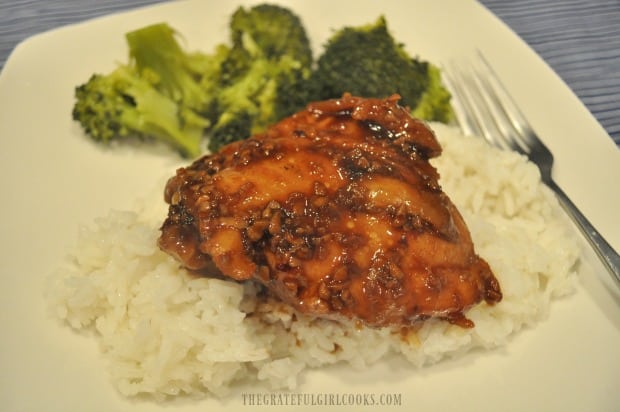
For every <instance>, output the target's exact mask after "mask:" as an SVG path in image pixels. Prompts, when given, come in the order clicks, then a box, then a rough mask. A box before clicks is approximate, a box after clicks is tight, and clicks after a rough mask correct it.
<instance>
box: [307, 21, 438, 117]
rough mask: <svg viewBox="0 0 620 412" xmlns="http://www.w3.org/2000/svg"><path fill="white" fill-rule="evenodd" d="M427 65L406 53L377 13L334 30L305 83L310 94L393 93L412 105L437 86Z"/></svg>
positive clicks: (326, 96)
mask: <svg viewBox="0 0 620 412" xmlns="http://www.w3.org/2000/svg"><path fill="white" fill-rule="evenodd" d="M430 67H431V66H430V65H429V63H427V62H425V61H421V60H419V59H416V58H412V57H411V56H410V55H409V54H408V53H407V51H406V50H405V48H404V45H403V44H402V43H399V42H398V41H396V39H395V38H394V37H393V36H392V34H391V33H390V31H389V29H388V26H387V22H386V20H385V18H384V17H383V16H380V17H379V18H378V19H377V20H376V21H375V22H373V23H371V24H367V25H363V26H359V27H344V28H342V29H340V30H337V31H335V32H334V34H333V35H332V36H331V37H330V38H329V40H328V41H327V43H326V44H325V46H324V51H323V53H322V54H321V55H320V56H319V58H318V61H317V65H316V69H315V70H314V71H313V74H312V77H311V80H310V87H311V89H312V94H313V96H314V100H324V99H330V98H336V97H340V96H342V94H343V93H345V92H348V93H351V94H353V95H358V96H364V97H387V96H390V95H392V94H395V93H397V94H399V95H400V96H401V101H400V102H401V104H403V105H404V106H408V107H410V108H414V109H415V108H416V107H417V106H418V104H419V103H420V102H421V100H422V99H423V96H424V95H425V94H426V93H427V92H430V90H429V87H431V85H432V87H434V88H436V89H437V90H435V92H438V91H440V88H442V86H441V84H440V83H433V81H434V79H432V78H431V77H432V74H433V70H431V69H430ZM433 95H434V93H433ZM428 100H429V98H427V100H426V102H425V104H426V103H428ZM431 103H434V101H431ZM437 110H438V111H439V108H438V109H437ZM427 112H429V110H428V109H426V110H425V111H424V112H423V113H424V114H425V113H427ZM433 114H434V115H436V114H435V113H433Z"/></svg>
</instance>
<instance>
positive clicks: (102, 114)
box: [72, 66, 207, 157]
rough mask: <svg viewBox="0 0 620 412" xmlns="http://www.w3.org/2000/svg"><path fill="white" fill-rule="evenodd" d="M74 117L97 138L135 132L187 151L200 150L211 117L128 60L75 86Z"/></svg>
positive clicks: (115, 137) (104, 140) (189, 153)
mask: <svg viewBox="0 0 620 412" xmlns="http://www.w3.org/2000/svg"><path fill="white" fill-rule="evenodd" d="M75 97H76V102H75V104H74V106H73V113H72V114H73V119H74V120H77V121H78V122H80V124H81V125H82V127H83V129H84V131H85V132H86V133H87V134H88V135H89V136H90V137H91V138H92V139H93V140H95V141H100V142H102V143H109V142H111V141H113V140H119V139H124V138H129V137H138V138H150V139H156V140H160V141H162V142H165V143H167V144H169V145H171V146H172V147H174V148H175V149H177V150H178V151H179V153H181V154H182V155H183V156H187V157H194V156H197V155H198V154H199V153H200V141H201V138H202V134H203V130H204V128H205V127H206V125H207V121H206V120H205V119H203V118H202V117H200V116H198V115H197V114H196V113H194V112H193V111H191V110H189V109H183V108H179V106H178V105H177V104H176V102H174V101H173V100H172V99H170V98H169V97H167V96H165V95H163V94H162V93H160V92H159V91H157V89H155V88H153V86H152V85H151V83H149V82H148V81H146V80H144V79H142V78H141V77H139V76H138V75H137V74H136V73H135V71H134V70H133V69H132V68H130V67H128V66H120V67H119V68H117V69H116V70H114V71H113V72H111V73H109V74H107V75H98V74H95V75H93V76H92V77H91V78H90V79H89V80H88V81H87V82H86V83H84V84H82V85H81V86H78V87H77V88H76V90H75Z"/></svg>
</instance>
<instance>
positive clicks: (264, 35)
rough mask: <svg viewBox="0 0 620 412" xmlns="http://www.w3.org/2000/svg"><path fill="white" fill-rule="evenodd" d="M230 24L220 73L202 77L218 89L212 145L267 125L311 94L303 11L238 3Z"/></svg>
mask: <svg viewBox="0 0 620 412" xmlns="http://www.w3.org/2000/svg"><path fill="white" fill-rule="evenodd" d="M230 28H231V42H232V46H231V47H230V48H229V49H228V50H227V51H221V53H222V54H223V55H224V54H226V56H225V57H224V58H223V60H222V64H221V67H220V73H219V76H212V77H204V78H203V82H202V83H203V86H204V87H209V88H211V89H212V90H215V91H216V95H215V101H216V104H215V110H214V113H213V114H214V116H213V117H212V118H211V120H212V122H213V125H212V127H210V128H209V130H208V136H209V149H210V150H212V151H215V150H218V149H219V148H220V147H221V146H223V145H224V144H227V143H230V142H232V141H235V140H240V139H245V138H247V137H249V136H250V135H252V134H255V133H258V132H261V131H263V130H264V129H265V128H266V127H267V126H269V125H270V124H272V123H274V122H276V121H278V120H280V119H282V118H284V117H286V116H288V115H290V114H292V113H294V112H295V111H297V110H298V109H300V108H302V107H303V106H304V105H305V104H306V103H307V102H308V98H309V95H308V93H307V89H306V82H307V80H308V79H309V77H310V73H311V62H312V49H311V47H310V43H309V41H308V37H307V35H306V31H305V29H304V26H303V25H302V23H301V20H300V19H299V17H297V16H296V15H295V14H293V13H292V12H291V11H290V10H289V9H286V8H282V7H279V6H273V5H265V4H261V5H258V6H255V7H252V8H250V9H249V10H246V9H244V8H243V7H239V8H238V9H237V10H236V11H235V12H234V13H233V15H232V17H231V21H230Z"/></svg>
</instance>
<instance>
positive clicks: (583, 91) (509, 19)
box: [0, 0, 620, 145]
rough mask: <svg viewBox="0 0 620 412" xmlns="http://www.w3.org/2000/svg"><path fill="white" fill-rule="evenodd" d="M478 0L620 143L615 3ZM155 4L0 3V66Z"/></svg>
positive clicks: (96, 0) (93, 0) (128, 0)
mask: <svg viewBox="0 0 620 412" xmlns="http://www.w3.org/2000/svg"><path fill="white" fill-rule="evenodd" d="M480 1H481V3H482V4H484V5H485V6H486V7H487V8H488V9H490V10H491V11H492V12H493V13H495V14H496V15H497V16H498V17H499V18H500V19H502V20H503V21H504V22H505V23H506V24H507V25H508V26H510V27H511V28H512V29H513V30H514V31H515V32H516V33H517V34H519V35H520V36H521V37H522V38H523V39H524V40H525V41H526V42H527V43H528V44H529V45H530V46H531V47H532V48H533V49H534V50H536V52H537V53H538V54H539V55H540V56H541V57H542V58H543V59H544V60H545V61H546V62H547V63H548V64H549V65H550V66H551V67H552V68H553V69H554V70H555V71H556V72H557V73H558V74H559V75H560V77H562V79H563V80H564V81H565V82H566V83H567V84H568V85H569V86H570V87H571V89H572V90H573V91H574V92H575V94H576V95H577V96H579V98H580V99H581V100H582V101H583V103H584V104H585V105H586V107H588V109H589V110H590V111H591V112H592V114H594V116H595V117H596V118H597V119H598V121H599V122H600V123H601V124H602V125H603V127H604V128H605V129H606V130H607V133H609V135H610V136H611V137H612V139H614V141H615V142H616V144H617V145H620V1H619V0H586V1H583V0H480ZM158 2H159V1H158V0H81V1H75V0H0V68H1V67H3V65H4V63H5V61H6V59H7V58H8V56H9V54H10V52H11V50H12V49H13V48H14V47H15V46H16V45H17V44H18V43H19V42H20V41H22V40H24V39H26V38H28V37H29V36H31V35H33V34H36V33H40V32H43V31H47V30H50V29H53V28H56V27H60V26H62V25H65V24H69V23H75V22H79V21H82V20H86V19H89V18H92V17H97V16H101V15H104V14H107V13H111V12H117V11H122V10H127V9H130V8H135V7H139V6H144V5H149V4H154V3H158ZM7 3H8V4H7Z"/></svg>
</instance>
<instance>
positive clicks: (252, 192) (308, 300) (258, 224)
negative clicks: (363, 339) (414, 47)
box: [159, 95, 502, 327]
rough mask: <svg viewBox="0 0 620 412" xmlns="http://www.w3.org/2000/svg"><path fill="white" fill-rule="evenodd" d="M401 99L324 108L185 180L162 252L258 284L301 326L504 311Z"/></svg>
mask: <svg viewBox="0 0 620 412" xmlns="http://www.w3.org/2000/svg"><path fill="white" fill-rule="evenodd" d="M440 153H441V147H440V146H439V144H438V142H437V140H436V138H435V135H434V134H433V132H432V131H431V130H430V129H429V128H428V127H427V126H426V125H425V124H424V123H422V122H420V121H418V120H415V119H413V118H412V117H411V116H410V115H409V112H408V111H407V109H406V108H403V107H401V106H400V105H399V104H398V96H392V97H390V98H387V99H365V98H360V97H354V96H350V95H344V96H343V97H342V98H340V99H334V100H328V101H323V102H316V103H312V104H310V105H308V107H307V109H306V110H303V111H301V112H299V113H297V114H295V115H293V116H291V117H289V118H286V119H284V120H282V121H281V122H279V123H277V124H275V125H274V126H272V127H271V128H270V129H268V130H267V131H266V132H264V133H262V134H259V135H255V136H253V137H250V138H248V139H247V140H242V141H238V142H235V143H232V144H230V145H228V146H226V147H224V148H223V149H222V150H221V151H219V152H218V153H214V154H210V155H206V156H204V157H202V158H200V159H198V160H196V161H195V162H194V163H193V164H191V165H190V166H188V167H185V168H181V169H179V170H178V171H177V173H176V175H175V176H174V177H172V178H171V179H170V180H169V181H168V183H167V185H166V189H165V200H166V201H167V202H168V203H169V204H170V207H169V214H168V217H167V219H166V220H165V222H164V224H163V226H162V229H161V230H162V234H161V237H160V239H159V245H160V247H161V248H162V249H163V250H165V251H166V252H168V253H170V254H171V255H173V256H174V257H176V258H177V259H178V260H179V261H180V262H182V264H183V265H184V266H185V267H187V268H188V269H190V270H194V271H198V272H201V271H202V272H204V273H207V272H210V273H213V271H214V270H215V271H217V272H218V273H219V276H223V277H226V278H231V279H234V280H236V281H256V282H259V283H260V284H262V285H263V286H264V288H266V289H267V290H268V292H269V293H270V294H271V295H273V296H275V297H276V298H277V299H279V300H281V301H283V302H285V303H287V304H289V305H292V306H293V307H294V308H295V309H296V310H298V311H299V312H301V313H304V314H308V315H313V316H318V317H327V318H339V317H344V318H349V319H356V320H360V321H362V322H363V323H365V324H367V325H370V326H386V325H396V326H408V325H412V324H413V323H415V322H418V321H422V320H424V319H427V318H430V317H438V318H442V319H446V320H448V321H450V322H453V323H457V324H459V325H461V326H465V327H467V326H472V323H471V321H469V320H468V319H466V317H465V316H464V314H463V311H464V310H465V309H467V308H469V307H471V306H472V305H475V304H477V303H479V302H482V301H486V302H487V303H488V304H494V303H496V302H499V301H500V300H501V297H502V295H501V291H500V287H499V284H498V282H497V280H496V278H495V276H494V275H493V273H492V271H491V269H490V268H489V265H488V264H487V263H486V262H485V261H484V260H483V259H482V258H480V257H479V256H477V255H476V253H475V251H474V246H473V244H472V240H471V237H470V234H469V231H468V229H467V227H466V225H465V222H464V221H463V219H462V217H461V215H460V214H459V212H458V211H457V209H456V208H455V206H454V205H453V204H452V202H451V201H450V199H449V198H448V196H447V195H446V194H445V193H443V191H442V190H441V187H440V185H439V182H438V180H439V176H438V173H437V171H436V170H435V168H434V167H433V166H432V165H431V164H430V163H429V161H428V159H429V158H432V157H434V156H439V155H440Z"/></svg>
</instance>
